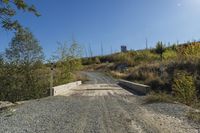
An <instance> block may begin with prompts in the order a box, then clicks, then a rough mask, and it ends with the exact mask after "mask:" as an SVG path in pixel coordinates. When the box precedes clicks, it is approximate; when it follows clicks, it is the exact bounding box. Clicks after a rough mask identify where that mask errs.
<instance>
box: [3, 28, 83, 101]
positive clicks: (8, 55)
mask: <svg viewBox="0 0 200 133" xmlns="http://www.w3.org/2000/svg"><path fill="white" fill-rule="evenodd" d="M80 51H81V49H80V47H79V45H78V44H77V43H76V41H73V42H72V44H70V45H67V44H60V45H59V46H58V50H57V51H56V53H57V54H55V55H54V56H53V59H52V60H51V61H45V58H44V54H43V50H42V47H41V45H40V44H39V41H38V40H37V39H36V38H35V37H34V35H33V34H32V33H31V32H30V31H29V29H23V28H21V29H20V30H17V31H16V33H15V35H14V37H13V38H12V40H11V42H10V45H9V47H8V48H6V50H5V52H3V53H2V54H1V56H0V84H1V85H0V101H11V102H16V101H21V100H29V99H36V98H41V97H45V96H48V95H49V89H50V74H51V67H52V65H51V62H54V65H53V66H54V70H53V75H54V83H53V85H54V86H56V85H61V84H66V83H68V82H71V81H74V80H76V78H77V77H76V76H75V73H76V71H78V70H79V69H80V68H81V60H80V53H81V52H80Z"/></svg>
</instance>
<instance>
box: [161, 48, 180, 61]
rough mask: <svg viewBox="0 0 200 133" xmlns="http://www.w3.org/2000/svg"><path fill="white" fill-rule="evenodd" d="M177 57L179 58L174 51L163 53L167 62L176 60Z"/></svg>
mask: <svg viewBox="0 0 200 133" xmlns="http://www.w3.org/2000/svg"><path fill="white" fill-rule="evenodd" d="M176 57H177V53H176V51H174V50H170V49H168V50H166V51H165V52H164V53H163V59H165V60H169V59H175V58H176Z"/></svg>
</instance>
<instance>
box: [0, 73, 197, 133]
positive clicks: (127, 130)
mask: <svg viewBox="0 0 200 133" xmlns="http://www.w3.org/2000/svg"><path fill="white" fill-rule="evenodd" d="M83 74H86V75H87V76H88V78H89V79H90V81H88V82H87V83H86V84H84V85H81V86H80V87H78V88H75V89H73V90H70V91H69V92H68V93H66V94H63V96H56V97H47V98H43V99H39V100H31V101H27V102H25V103H24V104H21V105H17V106H14V107H11V108H9V109H7V110H4V111H1V112H0V127H1V128H0V132H2V133H3V132H8V133H10V132H13V133H14V132H20V133H27V132H28V133H29V132H30V133H35V132H40V133H64V132H66V133H145V132H146V133H168V132H169V133H179V132H180V133H181V132H182V133H198V125H195V124H192V123H191V122H188V120H187V119H186V117H185V113H186V111H187V110H188V107H185V106H183V105H178V104H167V103H158V104H151V105H145V104H143V103H142V100H143V98H144V97H140V96H137V95H134V94H132V93H130V92H128V91H126V90H124V89H122V88H121V87H119V86H118V85H117V84H116V83H115V80H113V79H112V78H110V77H108V76H106V75H104V74H102V73H98V72H85V73H83Z"/></svg>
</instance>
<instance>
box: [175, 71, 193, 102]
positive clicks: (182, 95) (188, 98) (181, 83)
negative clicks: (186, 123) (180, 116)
mask: <svg viewBox="0 0 200 133" xmlns="http://www.w3.org/2000/svg"><path fill="white" fill-rule="evenodd" d="M172 90H173V93H174V95H175V97H176V98H177V99H178V100H179V101H180V102H183V103H184V104H187V105H191V104H192V103H193V102H195V100H196V99H197V91H196V87H195V83H194V78H193V77H192V76H190V75H188V74H186V73H185V72H179V73H177V74H176V75H175V77H174V80H173V85H172Z"/></svg>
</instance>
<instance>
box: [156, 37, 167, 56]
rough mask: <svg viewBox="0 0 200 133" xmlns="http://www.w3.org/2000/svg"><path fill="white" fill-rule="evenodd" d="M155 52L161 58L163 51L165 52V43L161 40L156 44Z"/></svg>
mask: <svg viewBox="0 0 200 133" xmlns="http://www.w3.org/2000/svg"><path fill="white" fill-rule="evenodd" d="M155 52H156V53H157V54H159V55H160V57H161V60H162V59H163V53H164V52H165V45H164V44H163V43H162V42H160V41H159V42H158V43H157V44H156V49H155Z"/></svg>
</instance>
